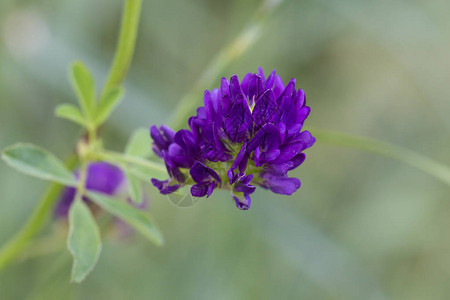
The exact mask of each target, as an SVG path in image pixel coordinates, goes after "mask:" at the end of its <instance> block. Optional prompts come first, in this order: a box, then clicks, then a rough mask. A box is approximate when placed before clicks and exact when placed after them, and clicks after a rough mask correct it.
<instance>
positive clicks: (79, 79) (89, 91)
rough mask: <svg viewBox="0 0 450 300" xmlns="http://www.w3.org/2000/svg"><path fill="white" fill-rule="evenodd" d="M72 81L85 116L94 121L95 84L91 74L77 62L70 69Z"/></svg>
mask: <svg viewBox="0 0 450 300" xmlns="http://www.w3.org/2000/svg"><path fill="white" fill-rule="evenodd" d="M70 81H71V82H72V86H73V89H74V91H75V93H76V94H77V97H78V101H79V102H80V106H81V109H82V110H83V112H84V114H85V116H86V117H87V118H88V119H89V120H92V119H93V116H94V113H95V82H94V78H93V77H92V74H91V72H89V70H88V68H87V67H86V66H85V65H84V64H83V63H82V62H81V61H78V62H75V63H73V64H72V67H71V69H70Z"/></svg>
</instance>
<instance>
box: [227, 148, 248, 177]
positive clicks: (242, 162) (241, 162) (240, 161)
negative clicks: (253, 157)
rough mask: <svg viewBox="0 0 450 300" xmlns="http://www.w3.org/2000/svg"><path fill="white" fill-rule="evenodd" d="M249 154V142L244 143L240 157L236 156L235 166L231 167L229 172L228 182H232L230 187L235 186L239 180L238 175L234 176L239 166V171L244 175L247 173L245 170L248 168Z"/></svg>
mask: <svg viewBox="0 0 450 300" xmlns="http://www.w3.org/2000/svg"><path fill="white" fill-rule="evenodd" d="M246 153H247V141H245V142H244V144H243V145H242V147H241V149H240V150H239V153H238V155H237V156H236V159H235V160H234V161H233V164H232V165H231V168H230V169H229V170H228V172H227V175H228V180H229V181H230V185H231V184H233V183H234V182H235V181H236V180H237V179H238V177H239V176H238V175H237V174H234V170H236V168H237V167H238V166H239V171H241V173H243V172H244V171H245V168H246V166H247V159H248V156H247V155H246Z"/></svg>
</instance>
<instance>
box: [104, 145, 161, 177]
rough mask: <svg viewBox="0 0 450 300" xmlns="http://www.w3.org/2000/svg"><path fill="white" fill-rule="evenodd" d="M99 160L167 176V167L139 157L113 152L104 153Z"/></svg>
mask: <svg viewBox="0 0 450 300" xmlns="http://www.w3.org/2000/svg"><path fill="white" fill-rule="evenodd" d="M98 158H99V159H103V160H107V161H111V162H114V161H118V162H121V163H131V164H134V165H137V166H140V167H143V168H147V169H150V170H153V171H156V172H160V173H161V174H162V175H166V174H167V170H166V167H165V166H164V165H162V164H160V163H156V162H153V161H150V160H147V159H144V158H141V157H138V156H133V155H127V154H123V153H119V152H113V151H103V152H102V153H100V154H99V157H98Z"/></svg>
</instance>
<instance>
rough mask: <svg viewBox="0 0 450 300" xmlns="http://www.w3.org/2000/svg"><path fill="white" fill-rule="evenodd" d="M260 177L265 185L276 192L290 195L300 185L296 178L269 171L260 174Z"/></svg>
mask: <svg viewBox="0 0 450 300" xmlns="http://www.w3.org/2000/svg"><path fill="white" fill-rule="evenodd" d="M261 177H262V178H263V179H264V181H263V183H264V184H265V186H267V187H268V188H269V189H270V190H271V191H272V192H274V193H276V194H282V195H292V193H294V192H295V191H296V190H298V189H299V188H300V185H301V183H300V180H298V179H297V178H291V177H281V176H275V175H272V174H269V173H264V174H261Z"/></svg>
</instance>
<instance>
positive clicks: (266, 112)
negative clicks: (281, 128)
mask: <svg viewBox="0 0 450 300" xmlns="http://www.w3.org/2000/svg"><path fill="white" fill-rule="evenodd" d="M276 109H277V102H276V100H275V94H274V93H273V91H272V90H267V91H265V92H264V94H262V95H261V96H260V97H259V98H258V101H256V104H255V107H254V108H253V113H252V115H253V120H254V122H255V126H256V128H260V127H261V126H263V125H264V124H267V123H270V122H272V121H273V119H274V118H275V112H276Z"/></svg>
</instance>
